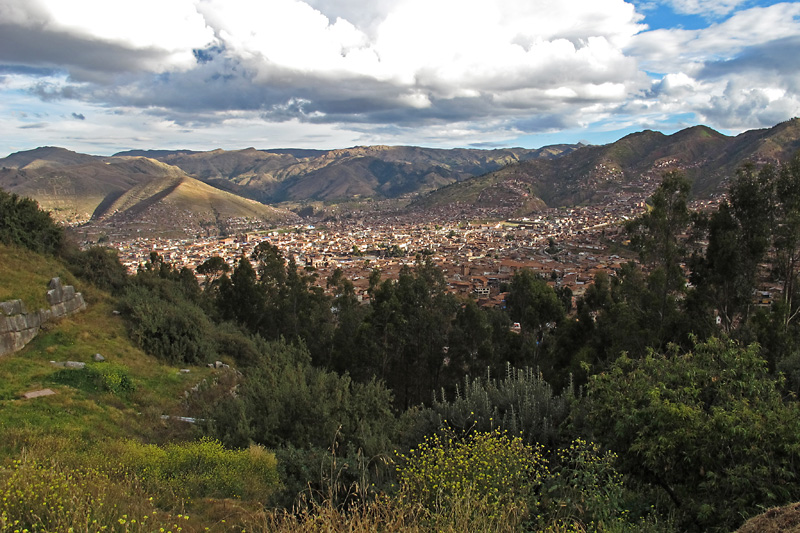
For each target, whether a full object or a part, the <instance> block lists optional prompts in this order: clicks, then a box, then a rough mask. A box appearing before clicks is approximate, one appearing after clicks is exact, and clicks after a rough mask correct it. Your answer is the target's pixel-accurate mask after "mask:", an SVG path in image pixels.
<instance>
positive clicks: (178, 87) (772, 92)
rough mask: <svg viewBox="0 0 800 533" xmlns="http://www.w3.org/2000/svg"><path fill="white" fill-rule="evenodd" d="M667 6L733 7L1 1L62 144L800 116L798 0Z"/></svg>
mask: <svg viewBox="0 0 800 533" xmlns="http://www.w3.org/2000/svg"><path fill="white" fill-rule="evenodd" d="M671 1H672V5H673V7H674V8H675V9H676V10H677V11H679V12H683V13H693V14H701V15H704V16H709V17H711V16H718V15H723V14H730V13H733V15H732V16H730V17H729V18H728V19H727V20H725V21H724V22H720V23H717V24H712V25H710V26H709V27H707V28H704V29H699V30H682V29H661V30H656V31H646V27H645V26H644V25H643V18H642V15H641V14H639V13H637V12H636V8H635V7H634V5H633V3H630V2H625V1H623V0H492V1H486V0H374V1H371V2H369V3H364V2H362V1H361V0H259V1H253V0H170V1H168V2H163V1H162V0H137V1H136V2H134V1H133V0H116V1H113V2H109V1H107V0H105V1H99V0H96V1H90V0H70V1H65V0H0V34H2V36H3V37H2V38H0V75H3V76H5V77H4V78H2V80H3V81H2V82H0V83H2V85H0V91H2V92H1V93H0V94H3V95H6V93H7V92H8V91H10V90H14V91H17V92H25V91H27V95H28V96H29V97H30V98H33V96H32V95H37V96H38V97H39V98H40V99H41V100H42V101H46V103H47V104H48V105H53V106H55V105H57V103H58V101H59V99H60V101H61V102H63V105H64V109H63V110H62V111H61V112H60V114H56V113H53V114H52V115H51V116H50V118H48V119H47V120H43V119H35V121H34V120H33V119H31V123H32V124H34V123H35V124H45V123H46V124H47V127H46V128H45V127H41V128H39V129H40V130H42V129H47V131H48V132H54V133H58V134H64V133H65V132H66V131H67V129H68V128H75V127H76V124H78V123H81V124H82V125H83V127H84V128H85V129H84V130H81V135H86V136H88V135H90V129H89V128H91V127H92V126H94V127H97V128H98V130H97V131H98V132H99V131H101V130H102V131H103V132H104V135H109V136H110V137H109V138H114V137H113V135H111V132H110V130H109V129H103V127H104V126H103V127H101V126H100V125H105V124H108V125H109V128H110V125H111V124H113V123H114V121H117V123H118V124H119V125H120V129H121V130H122V131H126V132H131V135H133V133H132V132H135V131H141V130H143V129H145V128H148V129H149V128H152V129H153V131H154V132H155V133H152V134H149V135H150V138H151V139H152V140H154V141H155V140H158V141H159V142H163V139H166V138H168V135H176V136H178V137H180V138H182V139H188V137H186V135H188V134H186V133H185V131H186V130H192V135H195V136H196V137H197V138H198V139H204V140H205V141H209V139H213V135H219V136H220V138H226V134H223V133H222V132H223V131H229V132H230V133H228V134H227V136H228V137H230V136H233V137H234V138H235V139H240V138H243V136H244V135H245V132H246V133H247V134H248V135H255V136H257V137H258V138H262V137H263V136H262V135H261V134H258V133H257V131H258V127H259V125H260V127H262V128H264V131H270V132H275V134H276V135H277V134H280V135H292V137H291V139H292V141H291V143H294V144H296V145H297V146H308V145H310V144H309V143H311V142H312V141H309V142H308V143H305V144H304V143H302V142H301V141H300V140H298V137H297V134H296V132H299V131H300V130H301V129H302V127H305V128H307V130H308V131H310V132H313V133H312V135H314V136H313V137H309V139H315V140H317V141H319V139H336V140H340V141H342V142H347V141H353V142H355V141H358V140H361V141H362V142H366V141H370V142H371V141H374V142H389V141H398V142H404V143H412V144H413V143H417V142H422V141H423V140H425V139H427V140H429V141H430V142H438V143H445V142H447V141H446V139H447V136H448V135H449V136H451V139H452V142H457V141H456V140H460V141H462V142H480V141H492V140H494V139H497V138H508V137H509V136H513V135H518V134H524V133H526V132H538V131H553V130H556V129H558V128H565V127H568V128H577V127H579V126H586V127H589V126H591V125H593V124H598V123H600V122H602V123H603V124H637V123H645V122H647V123H648V125H652V124H653V123H654V122H656V121H658V120H662V117H665V116H669V114H670V113H680V114H683V115H684V116H685V115H686V114H687V113H696V114H697V116H698V117H700V118H701V119H704V120H706V119H707V120H709V121H715V122H714V123H716V124H723V123H724V124H740V125H742V127H753V125H756V126H760V125H762V123H763V121H765V120H768V119H770V117H775V116H781V118H780V120H785V119H786V118H788V116H785V114H786V113H795V114H797V113H800V111H797V107H796V102H797V95H798V93H800V78H798V74H796V73H797V72H800V58H798V54H796V53H794V52H792V50H796V49H797V48H798V47H800V4H798V3H783V4H776V5H773V6H770V7H766V8H753V9H745V10H740V11H738V12H735V11H736V9H738V8H741V5H742V4H743V2H744V0H742V1H739V0H722V1H715V2H713V3H712V2H711V1H708V0H671ZM637 5H639V6H640V9H644V7H645V5H646V4H643V3H642V2H639V3H638V4H637ZM654 13H655V12H654ZM795 58H797V59H795ZM3 65H11V66H12V67H13V68H17V67H18V68H19V71H18V72H17V71H14V72H9V71H8V70H3V68H4V67H3ZM13 68H12V70H13ZM26 69H27V70H26ZM645 71H647V72H650V73H658V74H655V75H653V74H651V76H653V77H657V78H658V79H656V80H653V79H652V78H651V77H648V74H646V73H645ZM54 72H55V73H54ZM76 104H80V106H85V107H80V106H76ZM112 108H114V109H123V110H125V114H124V115H107V114H104V113H103V112H102V111H103V110H106V109H112ZM72 113H75V114H78V115H84V116H86V120H85V121H76V120H74V119H72V118H71V117H72ZM782 113H783V114H784V115H781V114H782ZM59 116H65V117H68V118H70V121H69V122H70V123H75V124H73V125H71V126H68V125H63V126H61V125H58V124H57V123H58V117H59ZM790 116H791V115H790ZM100 117H102V118H100ZM0 120H3V117H2V116H0ZM714 123H712V124H711V125H712V126H713V125H714ZM14 124H17V123H16V122H15V123H14ZM23 125H24V124H22V123H19V127H22V126H23ZM233 126H235V127H237V128H238V129H237V130H235V131H231V130H228V129H226V128H230V127H233ZM15 127H16V126H15ZM62 127H63V128H64V131H62V130H60V129H58V128H62ZM31 132H33V130H31ZM211 132H213V133H211ZM31 134H33V133H31ZM317 135H319V136H317ZM480 136H483V137H484V138H483V139H481V138H479V137H480ZM137 137H139V138H143V137H144V136H142V135H138V136H137ZM489 137H490V138H489ZM381 139H385V140H384V141H382V140H381ZM181 142H182V143H183V144H185V145H188V144H187V142H186V141H181ZM209 142H210V141H209ZM242 142H243V143H244V144H246V145H253V144H258V143H257V142H256V141H255V140H254V141H252V142H251V141H246V140H245V141H242ZM237 143H239V141H234V144H237ZM291 143H290V141H289V140H287V141H285V142H281V143H279V144H283V145H289V144H291ZM266 145H274V143H272V142H267V143H264V144H262V146H266Z"/></svg>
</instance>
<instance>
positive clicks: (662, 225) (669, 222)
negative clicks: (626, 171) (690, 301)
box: [626, 171, 691, 292]
mask: <svg viewBox="0 0 800 533" xmlns="http://www.w3.org/2000/svg"><path fill="white" fill-rule="evenodd" d="M690 188H691V185H690V184H689V181H688V180H687V179H686V177H685V176H684V175H683V174H682V173H681V172H677V171H673V172H668V173H667V174H665V175H664V179H663V181H662V182H661V185H659V187H658V189H657V190H656V192H655V193H654V194H653V196H651V197H650V200H649V203H650V209H649V210H648V212H647V213H645V214H643V215H641V216H639V217H637V218H635V219H633V220H631V221H629V222H628V223H627V224H626V229H627V231H628V232H629V233H630V235H631V245H632V246H633V247H634V248H636V249H637V250H638V251H639V258H640V259H641V261H642V263H643V264H647V265H650V267H651V268H652V269H653V270H656V269H660V270H662V271H663V277H664V291H665V292H669V291H676V290H681V289H682V288H683V286H684V275H683V271H682V269H681V266H680V263H681V261H682V260H683V257H684V256H685V253H686V252H685V248H684V246H683V243H682V241H681V239H680V235H681V233H683V232H684V230H686V228H687V226H688V225H689V222H690V220H691V216H690V213H689V209H688V207H687V199H688V197H689V190H690Z"/></svg>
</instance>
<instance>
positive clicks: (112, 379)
mask: <svg viewBox="0 0 800 533" xmlns="http://www.w3.org/2000/svg"><path fill="white" fill-rule="evenodd" d="M52 379H53V381H55V382H56V383H60V384H62V385H69V386H70V387H75V388H77V389H81V390H84V391H87V392H97V391H101V392H110V393H112V394H115V395H118V396H122V395H125V394H128V393H130V392H133V391H134V390H136V384H135V383H134V381H133V378H131V375H130V373H129V372H128V369H127V368H126V367H124V366H122V365H117V364H114V363H99V364H98V363H94V364H93V363H90V364H87V365H86V366H85V367H84V368H82V369H63V370H59V371H58V372H56V373H55V374H54V375H53V378H52Z"/></svg>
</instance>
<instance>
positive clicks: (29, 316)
mask: <svg viewBox="0 0 800 533" xmlns="http://www.w3.org/2000/svg"><path fill="white" fill-rule="evenodd" d="M47 303H48V304H49V305H50V308H49V309H39V310H38V311H35V312H33V313H29V312H28V310H27V308H26V307H25V303H24V302H23V301H22V300H11V301H8V302H0V356H3V355H7V354H10V353H14V352H16V351H19V350H21V349H22V348H24V347H25V345H26V344H28V343H29V342H30V341H31V340H33V338H34V337H35V336H36V334H37V333H39V329H41V327H42V325H44V324H46V323H48V322H50V321H52V320H57V319H59V318H62V317H65V316H67V315H71V314H72V313H77V312H78V311H83V310H84V309H86V302H85V301H84V300H83V295H81V293H79V292H75V288H74V287H73V286H72V285H66V286H65V285H62V284H61V279H60V278H53V279H51V280H50V284H49V285H48V291H47Z"/></svg>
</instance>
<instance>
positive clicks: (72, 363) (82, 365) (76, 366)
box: [64, 361, 86, 370]
mask: <svg viewBox="0 0 800 533" xmlns="http://www.w3.org/2000/svg"><path fill="white" fill-rule="evenodd" d="M64 368H72V369H73V370H81V369H83V368H86V363H80V362H78V361H67V362H65V363H64Z"/></svg>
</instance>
